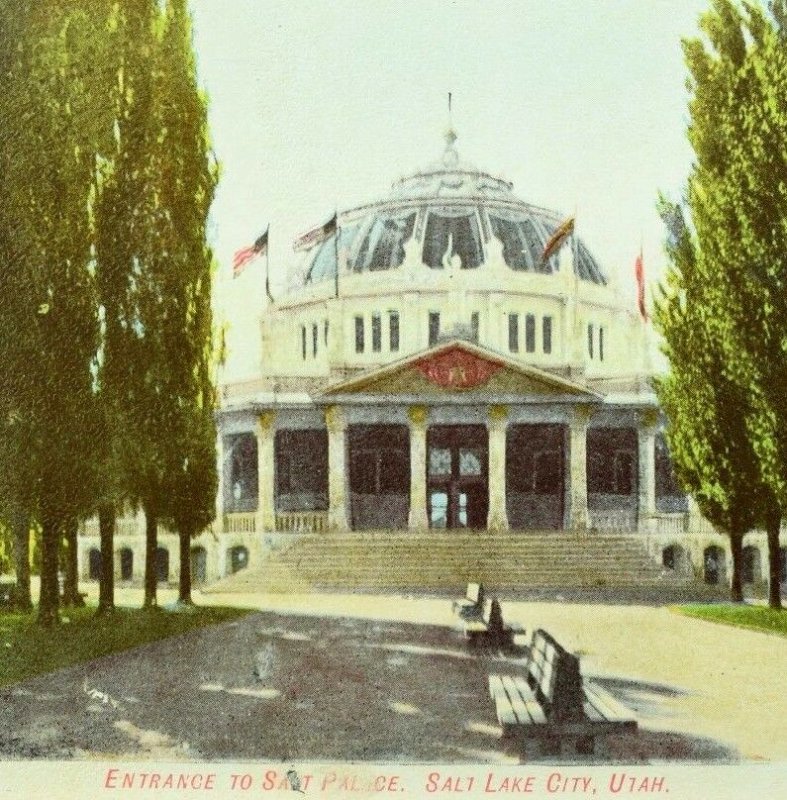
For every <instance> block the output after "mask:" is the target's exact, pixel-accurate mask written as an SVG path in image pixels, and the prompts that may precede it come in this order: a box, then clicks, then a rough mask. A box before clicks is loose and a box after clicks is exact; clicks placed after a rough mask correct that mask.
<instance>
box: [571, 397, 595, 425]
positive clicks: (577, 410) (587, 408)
mask: <svg viewBox="0 0 787 800" xmlns="http://www.w3.org/2000/svg"><path fill="white" fill-rule="evenodd" d="M592 416H593V406H591V405H587V404H586V403H579V404H577V405H575V406H574V408H573V414H572V415H571V421H570V423H569V424H570V425H571V427H572V428H584V427H586V426H587V424H588V422H590V418H591V417H592Z"/></svg>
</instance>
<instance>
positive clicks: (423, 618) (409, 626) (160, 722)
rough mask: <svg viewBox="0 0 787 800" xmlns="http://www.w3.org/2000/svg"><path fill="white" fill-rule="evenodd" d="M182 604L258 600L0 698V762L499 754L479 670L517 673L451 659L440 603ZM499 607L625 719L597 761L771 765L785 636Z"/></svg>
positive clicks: (471, 757)
mask: <svg viewBox="0 0 787 800" xmlns="http://www.w3.org/2000/svg"><path fill="white" fill-rule="evenodd" d="M119 599H121V600H124V601H130V602H132V603H133V602H134V600H135V598H134V597H132V596H131V595H129V596H128V597H121V598H119ZM163 599H164V600H166V599H167V598H166V596H165V597H164V598H163ZM198 601H199V602H205V603H206V604H207V603H208V602H209V603H211V604H224V603H229V602H232V603H233V604H238V605H245V606H247V607H250V608H254V607H256V608H261V607H263V608H267V609H268V610H267V611H266V612H264V613H255V614H251V615H249V616H248V617H246V618H243V619H242V620H239V621H235V622H232V623H227V624H224V625H221V626H217V627H215V628H203V629H200V630H198V631H193V632H191V633H189V634H187V635H185V636H182V637H179V638H176V639H171V640H167V641H162V642H157V643H154V644H151V645H147V646H145V647H142V648H138V649H136V650H133V651H130V652H127V653H121V654H116V655H114V656H111V657H108V658H104V659H99V660H97V661H94V662H90V663H88V664H84V665H80V666H79V667H75V668H71V669H67V670H61V671H60V672H58V673H53V674H50V675H45V676H41V677H39V678H36V679H33V680H30V681H27V682H25V683H24V684H18V685H16V686H13V687H8V688H6V689H4V690H0V757H6V758H8V757H33V758H35V757H43V758H69V757H91V758H93V757H114V756H118V755H122V756H125V757H128V758H151V759H158V760H161V759H166V760H192V759H211V760H215V759H262V758H265V759H276V760H280V761H287V760H300V761H303V760H311V761H325V760H342V761H347V760H363V761H376V762H385V761H397V762H402V761H407V762H412V763H417V762H440V763H509V762H511V761H512V754H510V753H507V752H506V751H505V749H504V748H503V746H502V742H501V741H500V739H499V731H498V728H497V724H496V720H495V715H494V709H493V707H492V705H491V702H490V700H489V698H488V695H487V693H486V675H487V674H488V672H490V671H500V670H501V669H508V670H513V671H516V670H518V669H521V666H522V665H521V663H518V662H517V661H516V660H515V659H512V660H510V661H509V663H508V664H505V663H501V662H500V661H499V660H498V659H499V658H500V657H499V656H488V657H479V656H476V655H473V654H471V653H469V652H468V651H467V649H466V647H465V645H464V642H463V640H462V637H461V635H460V633H459V632H458V631H457V630H456V629H455V628H453V627H451V626H452V624H453V619H452V616H451V612H450V604H449V603H448V602H447V601H446V600H445V599H434V598H410V599H408V598H390V597H381V596H375V597H361V596H352V595H348V596H335V595H333V596H332V595H318V596H314V595H312V596H308V597H305V596H304V597H298V596H292V595H291V596H285V595H276V596H260V595H255V596H248V597H247V596H242V595H233V596H232V597H231V598H229V597H227V598H224V597H222V596H220V595H211V596H210V597H208V596H204V597H202V598H198ZM504 613H506V614H507V616H509V617H511V618H513V619H516V620H517V621H519V622H521V623H523V624H525V625H526V626H527V627H528V629H532V628H533V627H536V626H544V627H546V628H547V629H549V630H550V631H551V632H552V633H554V634H555V635H556V636H557V638H558V639H560V640H562V641H564V643H565V644H566V646H568V647H569V648H571V649H578V650H580V651H582V653H583V661H582V663H583V672H584V673H585V674H587V675H590V674H593V675H596V676H597V677H598V678H599V679H600V681H601V682H602V683H604V685H605V686H606V688H608V689H610V690H611V691H612V692H613V693H615V694H616V695H617V696H618V697H619V698H620V699H622V700H623V701H624V702H625V703H627V704H628V705H629V706H630V707H632V708H633V709H634V710H635V711H636V712H637V715H638V717H639V719H640V724H641V730H640V732H639V733H638V734H636V735H635V736H626V737H611V738H610V740H609V743H608V748H607V751H606V753H605V754H604V755H603V757H602V760H611V761H625V762H628V763H630V762H657V761H661V760H679V761H681V760H689V761H693V760H697V759H699V760H702V761H724V760H731V759H735V758H736V757H737V756H738V754H740V755H741V756H742V757H744V758H746V759H766V760H783V759H785V758H787V742H786V741H785V739H784V736H783V721H784V719H785V714H786V712H787V701H785V695H784V692H783V689H782V687H783V668H784V664H785V663H787V640H785V639H783V638H779V637H775V636H768V635H765V634H760V633H755V632H750V631H744V630H736V629H731V628H727V627H723V626H717V625H712V624H710V623H704V622H701V621H698V620H692V619H687V618H684V617H680V616H677V615H675V614H672V613H671V612H669V611H667V610H666V609H659V608H645V607H634V606H598V605H593V606H581V605H566V604H561V603H524V602H522V603H513V602H512V603H505V602H504ZM491 661H494V663H491ZM551 760H554V757H552V759H551ZM597 760H598V759H597Z"/></svg>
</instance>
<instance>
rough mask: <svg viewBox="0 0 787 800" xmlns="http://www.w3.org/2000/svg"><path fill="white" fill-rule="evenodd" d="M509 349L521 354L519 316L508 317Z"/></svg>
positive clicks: (511, 315) (510, 315)
mask: <svg viewBox="0 0 787 800" xmlns="http://www.w3.org/2000/svg"><path fill="white" fill-rule="evenodd" d="M508 349H509V350H510V351H511V352H512V353H518V352H519V314H509V315H508Z"/></svg>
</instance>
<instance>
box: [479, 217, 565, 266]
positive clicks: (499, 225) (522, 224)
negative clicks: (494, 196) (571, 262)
mask: <svg viewBox="0 0 787 800" xmlns="http://www.w3.org/2000/svg"><path fill="white" fill-rule="evenodd" d="M503 213H504V212H502V211H501V212H497V213H496V214H495V215H490V217H489V219H490V221H491V223H492V232H493V233H494V235H495V237H496V238H497V239H499V240H500V241H501V242H502V244H503V260H504V261H505V262H506V264H507V265H508V266H509V267H511V268H512V269H517V270H526V271H528V272H533V271H538V272H541V271H546V272H550V271H551V265H550V263H549V262H547V263H546V264H542V263H541V253H542V252H543V249H544V243H543V241H542V239H541V237H540V236H539V234H538V232H537V231H536V229H535V227H534V225H533V222H532V221H531V220H529V219H522V218H521V217H520V218H519V219H507V218H505V217H503V216H502V214H503Z"/></svg>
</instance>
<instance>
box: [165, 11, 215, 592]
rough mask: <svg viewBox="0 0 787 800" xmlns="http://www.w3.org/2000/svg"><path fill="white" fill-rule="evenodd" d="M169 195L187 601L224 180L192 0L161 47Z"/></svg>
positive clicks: (171, 351) (199, 497)
mask: <svg viewBox="0 0 787 800" xmlns="http://www.w3.org/2000/svg"><path fill="white" fill-rule="evenodd" d="M161 57H162V60H161V91H160V94H159V100H158V102H159V104H160V106H161V123H162V129H161V144H162V148H163V151H164V154H163V158H162V161H163V165H164V166H163V169H162V170H161V181H160V190H161V191H160V198H161V203H162V206H163V207H164V208H165V209H166V212H167V220H168V226H166V228H165V236H164V242H165V244H164V248H165V253H166V264H165V265H164V266H165V269H164V272H163V274H164V276H165V278H166V280H165V283H164V285H165V287H166V295H165V302H166V304H167V309H166V311H167V313H166V314H165V315H164V316H163V317H162V328H163V332H164V335H163V337H162V344H163V345H164V350H163V352H162V357H163V358H164V359H165V360H166V362H167V363H166V380H167V392H166V395H167V398H168V400H169V401H170V403H171V404H172V420H173V427H172V429H171V430H170V431H169V435H168V437H167V446H168V452H167V455H168V459H167V461H168V468H167V481H166V485H167V497H168V498H169V503H168V507H167V512H166V515H165V516H166V519H167V521H168V522H169V523H170V524H171V525H172V526H173V527H174V528H175V530H176V531H177V533H178V537H179V542H180V584H179V600H180V602H182V603H191V539H192V537H194V536H195V535H196V534H198V533H199V532H200V531H201V530H202V529H203V528H204V527H205V526H206V525H208V523H209V522H210V521H211V519H212V518H213V509H214V498H215V494H216V485H217V477H216V457H215V443H216V426H215V422H214V416H213V413H214V407H215V392H214V386H213V383H212V368H211V367H212V314H211V272H212V267H213V257H212V253H211V250H210V248H209V247H208V245H207V221H208V213H209V211H210V205H211V202H212V200H213V195H214V190H215V186H216V179H217V167H216V165H215V164H214V163H213V160H212V157H211V153H210V149H209V142H208V130H207V109H206V101H205V98H204V96H203V95H202V94H201V92H200V91H199V88H198V85H197V77H196V64H195V60H194V53H193V47H192V38H191V21H190V18H189V13H188V8H187V4H186V1H185V0H170V2H169V3H168V4H167V9H166V24H165V29H164V34H163V37H162V48H161Z"/></svg>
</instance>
